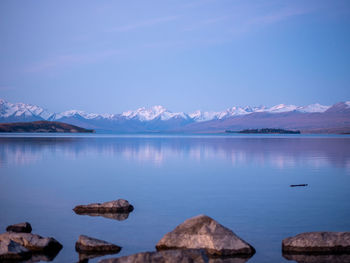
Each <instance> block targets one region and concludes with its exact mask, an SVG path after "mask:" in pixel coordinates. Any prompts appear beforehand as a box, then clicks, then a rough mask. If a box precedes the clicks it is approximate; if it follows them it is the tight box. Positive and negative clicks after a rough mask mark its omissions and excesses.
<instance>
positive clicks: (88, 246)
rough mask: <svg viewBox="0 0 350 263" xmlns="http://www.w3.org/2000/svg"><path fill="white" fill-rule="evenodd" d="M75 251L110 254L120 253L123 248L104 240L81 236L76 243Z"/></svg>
mask: <svg viewBox="0 0 350 263" xmlns="http://www.w3.org/2000/svg"><path fill="white" fill-rule="evenodd" d="M75 249H76V251H78V252H82V253H89V252H91V253H95V252H107V253H108V252H109V253H118V252H119V251H120V250H121V247H119V246H117V245H114V244H112V243H108V242H106V241H103V240H99V239H96V238H92V237H88V236H84V235H81V236H79V239H78V241H77V242H76V243H75Z"/></svg>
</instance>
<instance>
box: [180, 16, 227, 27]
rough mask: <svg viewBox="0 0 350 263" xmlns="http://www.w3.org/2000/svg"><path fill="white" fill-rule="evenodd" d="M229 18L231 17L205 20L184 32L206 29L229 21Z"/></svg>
mask: <svg viewBox="0 0 350 263" xmlns="http://www.w3.org/2000/svg"><path fill="white" fill-rule="evenodd" d="M229 18H230V17H229V16H221V17H214V18H208V19H204V20H202V21H199V22H197V23H196V24H193V25H191V26H188V27H186V28H184V31H193V30H197V29H201V28H206V27H207V26H209V25H212V24H216V23H219V22H222V21H225V20H228V19H229Z"/></svg>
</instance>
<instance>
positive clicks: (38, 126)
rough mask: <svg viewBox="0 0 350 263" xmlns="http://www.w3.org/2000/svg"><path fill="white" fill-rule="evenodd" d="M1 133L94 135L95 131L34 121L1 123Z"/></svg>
mask: <svg viewBox="0 0 350 263" xmlns="http://www.w3.org/2000/svg"><path fill="white" fill-rule="evenodd" d="M0 132H35V133H36V132H50V133H51V132H64V133H93V132H95V131H94V130H88V129H84V128H81V127H78V126H75V125H71V124H67V123H63V122H58V121H33V122H14V123H0Z"/></svg>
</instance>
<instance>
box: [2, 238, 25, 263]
mask: <svg viewBox="0 0 350 263" xmlns="http://www.w3.org/2000/svg"><path fill="white" fill-rule="evenodd" d="M30 256H31V252H30V251H29V250H28V249H26V248H25V247H23V246H21V245H20V244H18V243H16V242H14V241H12V240H10V239H2V240H0V261H1V262H3V261H5V260H24V259H28V258H30Z"/></svg>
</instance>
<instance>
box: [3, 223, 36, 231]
mask: <svg viewBox="0 0 350 263" xmlns="http://www.w3.org/2000/svg"><path fill="white" fill-rule="evenodd" d="M6 231H7V232H16V233H31V232H32V226H31V225H30V224H29V223H28V222H23V223H19V224H14V225H10V226H8V227H6Z"/></svg>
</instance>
